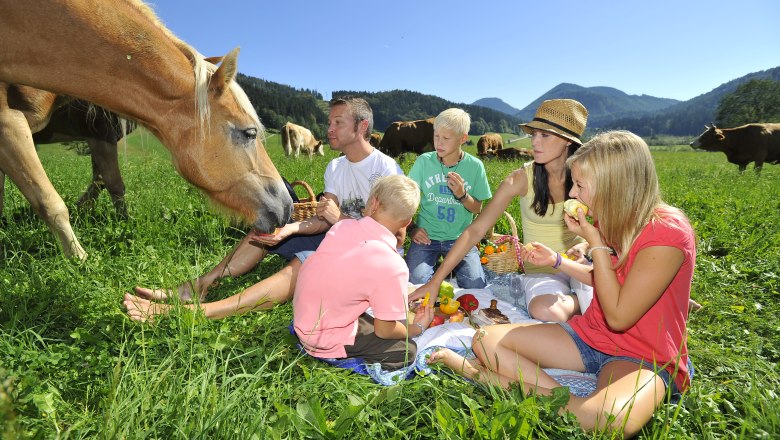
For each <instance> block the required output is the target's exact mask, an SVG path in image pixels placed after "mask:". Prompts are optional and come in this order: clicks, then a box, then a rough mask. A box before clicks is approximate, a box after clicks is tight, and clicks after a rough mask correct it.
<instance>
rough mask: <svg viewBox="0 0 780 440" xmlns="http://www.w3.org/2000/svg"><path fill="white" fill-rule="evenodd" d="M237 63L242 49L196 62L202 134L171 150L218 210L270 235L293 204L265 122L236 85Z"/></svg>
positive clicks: (286, 218)
mask: <svg viewBox="0 0 780 440" xmlns="http://www.w3.org/2000/svg"><path fill="white" fill-rule="evenodd" d="M237 57H238V48H236V49H234V50H233V51H231V52H230V53H229V54H227V55H226V56H224V57H221V59H220V58H211V59H208V60H203V59H196V61H195V63H196V67H195V69H196V78H198V77H199V75H198V73H197V72H198V69H199V66H198V64H199V63H200V64H202V65H201V66H200V68H201V69H203V68H204V67H205V69H206V72H205V75H201V76H203V78H201V79H198V80H196V86H195V87H196V104H195V107H196V108H197V113H198V116H197V118H198V119H199V120H200V129H198V130H188V131H187V132H186V134H183V139H179V140H173V142H171V143H170V144H169V146H170V147H171V151H172V153H173V160H174V164H175V166H176V168H177V169H178V170H179V172H180V173H181V174H182V175H183V176H185V177H186V178H187V180H189V181H190V182H191V183H193V184H194V185H195V186H197V187H198V188H199V189H200V190H202V191H203V192H204V193H205V194H206V195H207V196H208V197H209V198H210V199H211V200H212V201H214V202H216V204H217V205H218V206H219V207H222V208H225V209H226V210H228V211H229V212H230V213H232V214H234V215H237V216H238V217H240V218H242V219H243V220H244V221H246V222H248V223H250V224H252V226H254V227H255V228H257V229H258V230H260V231H261V232H271V231H273V230H274V228H276V227H277V226H281V225H283V224H285V223H287V222H288V221H289V219H290V218H291V216H292V198H290V195H289V193H288V192H287V190H286V188H285V186H284V183H283V181H282V178H281V176H280V175H279V172H278V171H277V170H276V167H274V165H273V163H272V162H271V159H270V158H269V156H268V153H267V152H266V150H265V146H264V144H263V136H264V129H263V126H262V124H261V123H260V119H259V118H258V116H257V113H256V112H255V110H254V108H253V107H252V105H251V103H250V102H249V98H248V97H247V96H246V94H245V93H244V91H243V90H242V89H241V87H240V86H239V85H238V83H236V81H235V76H236V71H237ZM211 60H214V61H220V60H221V64H220V65H219V67H217V66H215V65H214V64H212V63H211V62H210V61H211ZM204 78H205V79H204ZM198 83H200V84H198ZM185 105H186V104H184V103H183V104H182V106H185ZM188 105H190V106H191V105H192V103H191V102H189V104H188ZM181 110H182V112H184V113H185V114H186V113H188V109H186V108H182V109H181ZM189 112H191V109H190V110H189Z"/></svg>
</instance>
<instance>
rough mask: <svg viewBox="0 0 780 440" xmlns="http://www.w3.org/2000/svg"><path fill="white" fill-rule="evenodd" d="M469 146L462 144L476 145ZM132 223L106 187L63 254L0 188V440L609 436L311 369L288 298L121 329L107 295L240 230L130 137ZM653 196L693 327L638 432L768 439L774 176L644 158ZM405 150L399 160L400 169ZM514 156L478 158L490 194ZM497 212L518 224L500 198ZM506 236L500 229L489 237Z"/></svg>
mask: <svg viewBox="0 0 780 440" xmlns="http://www.w3.org/2000/svg"><path fill="white" fill-rule="evenodd" d="M474 148H475V147H469V148H468V149H467V150H468V151H470V152H472V153H473V152H474ZM268 150H269V153H270V154H271V157H272V158H273V160H274V162H275V164H276V165H277V168H278V169H279V170H280V172H281V173H282V175H284V176H285V177H287V178H288V179H290V180H295V179H303V180H306V181H307V182H308V183H310V184H311V185H312V186H313V187H314V188H315V190H316V191H320V190H322V184H323V183H322V174H323V170H324V167H325V164H326V163H327V161H328V160H330V159H331V158H333V157H335V153H334V152H332V151H328V152H327V153H326V157H319V156H315V157H314V158H313V159H312V160H309V159H308V158H307V157H301V158H299V159H297V160H294V159H289V158H286V157H284V155H283V153H282V149H281V147H280V146H279V140H278V135H275V136H271V137H269V139H268ZM40 156H41V159H42V161H43V163H44V167H45V168H46V170H47V172H48V173H49V176H50V178H51V180H52V182H53V183H54V186H55V187H56V188H57V189H58V191H59V192H60V194H61V195H62V196H63V198H64V199H65V201H66V203H67V204H68V206H75V201H76V200H77V199H78V197H79V195H80V194H81V191H82V190H83V189H84V188H85V187H86V185H87V183H88V181H89V178H90V176H91V171H90V164H89V158H88V157H85V156H77V155H76V154H74V153H73V152H72V151H67V150H65V149H63V148H61V147H59V146H44V147H41V149H40ZM120 157H121V159H120V162H121V168H122V173H123V176H124V178H125V181H126V184H127V188H128V193H127V202H128V206H129V210H130V219H129V220H121V219H120V218H118V217H117V216H115V215H114V213H113V206H112V205H111V203H110V201H109V199H108V197H107V195H103V196H102V197H101V199H100V200H99V202H98V203H97V205H96V207H95V209H94V210H93V211H90V212H72V215H71V218H72V223H73V224H74V228H75V230H76V233H77V234H78V236H79V238H80V239H81V241H82V244H83V245H84V247H85V249H86V250H87V251H88V252H89V259H88V260H87V261H86V262H83V263H81V262H77V261H71V260H67V259H64V258H63V257H62V256H61V253H60V251H59V249H58V247H57V245H56V242H55V240H54V239H53V237H52V236H51V234H50V233H49V231H48V230H47V229H46V227H45V226H44V225H43V223H42V222H41V221H40V220H39V219H38V218H37V217H35V216H34V215H33V214H32V213H31V212H30V210H29V207H28V204H27V202H26V201H25V200H24V199H23V198H22V197H21V195H20V194H19V192H18V190H16V189H15V188H14V187H13V186H12V185H9V186H8V190H7V194H6V211H5V214H4V217H3V220H4V226H3V227H2V228H1V229H0V255H2V259H0V438H4V439H11V438H105V439H114V438H129V439H131V438H160V439H163V438H164V439H171V438H173V439H179V438H180V439H190V438H209V439H213V438H225V439H251V438H257V439H265V438H365V439H374V438H383V439H384V438H398V439H401V438H404V439H405V438H556V439H557V438H612V437H613V436H611V435H610V434H609V433H596V434H585V433H583V432H581V431H580V430H579V428H578V427H577V424H576V422H575V420H573V418H572V417H571V416H566V415H564V416H561V415H558V409H559V408H560V407H561V406H562V405H563V404H565V400H566V397H565V395H563V394H560V395H556V396H554V397H550V398H533V397H529V398H526V397H524V396H523V394H522V393H521V392H520V391H519V390H517V389H512V390H508V391H504V390H497V389H486V388H483V387H477V386H474V385H472V384H469V383H467V382H464V381H462V380H459V379H455V378H452V377H451V376H449V375H446V374H435V375H430V376H427V377H418V378H415V379H413V380H410V381H406V382H404V383H401V384H399V385H397V386H394V387H382V386H379V385H376V384H374V383H373V382H372V381H371V380H370V379H369V378H367V377H365V376H358V375H352V374H349V373H347V372H346V371H344V370H339V369H335V368H332V367H328V366H326V365H325V364H322V363H320V362H318V361H315V360H313V359H311V358H308V357H302V356H301V355H300V353H299V352H298V350H297V349H296V348H295V341H294V338H293V337H292V336H291V335H290V333H289V331H288V329H287V326H288V324H289V323H290V320H291V317H292V309H291V306H290V304H284V305H281V306H279V307H276V308H275V309H273V310H272V311H270V312H257V313H250V314H247V315H243V316H237V317H231V318H228V319H224V320H221V321H206V320H205V319H203V318H202V317H201V316H199V315H197V314H193V313H190V312H188V311H186V310H183V309H181V310H177V311H176V312H174V313H173V314H171V315H170V317H168V318H165V319H161V320H159V321H158V322H157V323H156V324H155V325H139V324H136V323H132V322H130V321H129V320H128V319H127V318H126V317H125V315H124V312H123V311H122V309H121V304H120V303H121V298H122V294H123V293H124V292H126V291H129V290H130V289H131V288H132V286H133V285H135V284H141V285H147V286H173V285H175V284H178V283H179V282H181V281H182V280H184V279H188V278H192V277H195V276H197V275H198V274H200V273H202V272H204V271H205V270H207V269H209V268H210V267H212V266H213V265H215V264H216V263H217V262H218V261H219V260H220V259H221V258H222V257H223V256H224V255H226V253H227V252H228V250H229V249H230V248H232V246H234V245H235V244H236V243H237V241H238V240H240V238H241V237H242V235H243V234H244V230H243V228H241V227H240V226H237V225H233V224H231V222H230V221H228V220H225V219H223V218H222V217H220V216H218V215H217V214H214V213H213V211H212V210H211V209H210V207H209V205H208V202H207V201H206V200H205V199H204V197H202V196H201V195H200V194H199V193H198V192H197V191H195V190H193V189H192V188H191V187H190V186H189V185H188V184H187V183H186V182H185V181H184V180H183V179H182V178H181V177H179V176H178V175H177V174H176V173H175V172H174V171H173V168H172V166H171V164H170V160H169V155H168V153H167V151H166V150H165V149H164V148H162V147H161V146H160V145H159V144H158V143H157V141H156V140H154V139H153V138H152V137H151V136H148V135H146V136H144V135H142V134H141V133H135V134H134V135H133V136H132V137H131V138H130V140H129V142H128V144H127V145H126V146H120ZM654 157H655V159H656V162H657V166H658V169H659V174H660V177H661V186H662V190H663V193H664V197H665V198H666V200H667V201H668V202H670V203H671V204H673V205H676V206H679V207H681V208H683V209H684V210H685V211H686V212H687V213H688V215H689V216H690V217H691V220H692V222H693V224H694V226H695V228H696V231H697V234H698V239H699V254H698V264H697V269H696V275H695V279H694V286H693V297H694V298H695V299H697V300H698V301H699V302H701V303H703V304H704V308H703V309H702V310H701V311H699V312H697V313H695V314H694V315H692V317H691V319H690V350H691V356H692V359H693V361H694V363H695V367H696V376H695V378H694V381H693V387H692V389H691V391H690V392H689V393H688V395H687V396H686V398H685V400H684V403H683V404H682V405H679V406H674V405H664V406H662V407H661V408H660V409H659V411H657V413H656V415H655V417H654V418H653V420H652V421H651V422H650V423H649V424H648V426H647V427H646V428H645V430H644V431H643V432H642V434H641V437H642V438H653V439H656V438H658V439H663V438H682V439H687V438H690V439H694V438H695V439H700V438H705V439H721V438H778V437H780V417H779V416H778V413H780V404H778V401H779V400H778V396H777V392H778V391H777V390H779V389H780V384H779V383H778V382H779V380H778V377H780V376H779V375H778V366H777V362H778V358H780V353H779V352H778V350H779V347H778V341H779V338H778V336H777V334H778V330H780V328H778V327H779V326H780V325H779V324H778V321H777V320H776V317H777V316H778V305H777V303H778V299H780V298H779V296H778V285H779V284H780V280H779V278H778V276H779V275H780V267H778V266H779V265H780V258H778V251H777V248H778V245H779V244H780V235H779V234H780V232H779V231H780V200H778V197H777V196H778V191H777V188H778V183H780V167H776V166H771V165H769V166H766V167H765V168H764V171H763V174H762V175H761V176H760V177H756V176H755V175H754V174H752V173H750V172H748V173H745V174H744V175H740V174H738V173H737V170H736V166H735V165H732V164H728V163H726V161H725V157H724V156H723V155H721V154H706V153H694V152H672V151H657V152H655V153H654ZM413 161H414V157H413V156H405V157H402V158H401V159H400V163H401V165H402V168H404V170H406V171H408V170H409V168H410V167H411V165H412V163H413ZM517 166H519V164H518V163H506V162H488V163H487V170H488V174H489V181H490V183H491V186H492V188H494V189H495V188H496V187H497V186H498V184H499V183H500V182H501V180H502V179H503V178H504V176H506V174H507V173H508V172H509V171H510V170H511V169H513V168H515V167H517ZM510 212H511V213H512V214H513V215H514V216H515V218H518V219H519V212H518V209H517V206H513V207H511V208H510ZM498 228H499V230H501V231H504V232H505V231H508V225H507V224H506V223H505V220H502V223H501V224H499V226H498ZM282 265H283V262H282V261H281V260H280V259H279V258H277V257H272V258H269V259H268V260H267V261H266V262H265V263H264V264H263V265H262V266H261V267H259V268H258V269H256V270H255V271H253V272H251V273H249V274H247V275H245V276H242V277H240V278H237V279H232V280H226V281H225V282H223V283H222V284H221V285H220V286H219V287H218V288H216V289H214V290H213V291H212V292H211V297H210V299H218V298H223V297H226V296H229V295H231V294H232V293H235V292H237V291H239V290H240V289H243V288H245V287H247V286H249V285H251V284H253V283H255V282H257V281H258V280H260V279H262V278H264V277H266V276H268V275H269V274H271V273H273V272H274V271H276V270H278V269H279V268H280V267H281V266H282Z"/></svg>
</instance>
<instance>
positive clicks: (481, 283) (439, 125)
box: [406, 108, 492, 289]
mask: <svg viewBox="0 0 780 440" xmlns="http://www.w3.org/2000/svg"><path fill="white" fill-rule="evenodd" d="M470 126H471V118H470V117H469V114H468V113H466V112H465V111H463V110H461V109H458V108H451V109H447V110H444V111H443V112H441V113H440V114H439V115H438V116H437V117H436V119H435V121H434V123H433V146H434V149H435V151H431V152H429V153H424V154H421V155H420V156H419V157H418V158H417V160H416V161H415V162H414V165H412V169H411V171H409V177H410V178H412V180H414V181H415V182H417V184H418V185H419V186H420V191H421V192H422V200H421V202H420V210H419V211H418V213H417V221H416V224H414V223H413V224H412V225H410V227H409V229H408V231H409V232H408V235H409V238H410V239H411V245H410V246H409V251H408V253H407V255H406V264H407V265H408V266H409V281H410V282H411V283H413V284H424V283H426V282H428V281H429V280H430V279H431V276H433V271H434V269H435V266H436V263H437V262H438V261H439V257H440V256H445V255H447V252H448V251H449V250H450V248H451V247H452V245H453V244H454V243H455V240H456V239H457V238H458V237H459V236H460V234H461V233H462V232H463V230H464V229H466V227H468V226H469V225H470V224H471V222H472V221H473V220H474V216H475V215H476V214H479V212H480V211H481V210H482V202H483V201H484V200H486V199H489V198H491V197H492V193H491V192H490V186H489V184H488V180H487V175H486V174H485V166H484V165H483V164H482V161H480V160H479V159H477V158H476V157H474V156H472V155H471V154H468V153H466V152H465V151H463V149H462V145H463V143H464V142H466V141H467V140H468V132H469V128H470ZM455 275H456V278H457V280H458V286H460V287H462V288H464V289H479V288H483V287H485V272H484V270H483V269H482V264H481V263H480V261H479V251H478V250H477V247H476V246H474V247H473V248H472V249H471V250H470V251H469V252H468V253H467V254H466V256H465V257H464V258H463V260H462V261H461V262H460V263H459V264H458V265H457V267H456V268H455Z"/></svg>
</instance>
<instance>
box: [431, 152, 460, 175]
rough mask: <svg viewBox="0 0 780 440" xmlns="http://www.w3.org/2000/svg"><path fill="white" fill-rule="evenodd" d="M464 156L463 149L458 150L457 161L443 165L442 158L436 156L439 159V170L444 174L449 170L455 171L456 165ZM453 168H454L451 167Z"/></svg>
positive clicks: (456, 169)
mask: <svg viewBox="0 0 780 440" xmlns="http://www.w3.org/2000/svg"><path fill="white" fill-rule="evenodd" d="M465 156H466V153H464V152H463V151H461V152H460V156H458V161H457V162H455V164H453V165H444V159H442V158H441V157H439V156H438V155H437V156H436V158H437V159H439V165H440V166H441V172H442V174H444V175H446V174H447V173H449V172H457V171H458V165H460V162H461V161H462V160H463V158H464V157H465ZM445 168H446V170H445ZM453 168H454V169H453Z"/></svg>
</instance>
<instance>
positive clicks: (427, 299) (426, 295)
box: [422, 292, 431, 307]
mask: <svg viewBox="0 0 780 440" xmlns="http://www.w3.org/2000/svg"><path fill="white" fill-rule="evenodd" d="M430 300H431V292H425V298H423V300H422V306H423V307H425V306H427V305H428V301H430Z"/></svg>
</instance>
